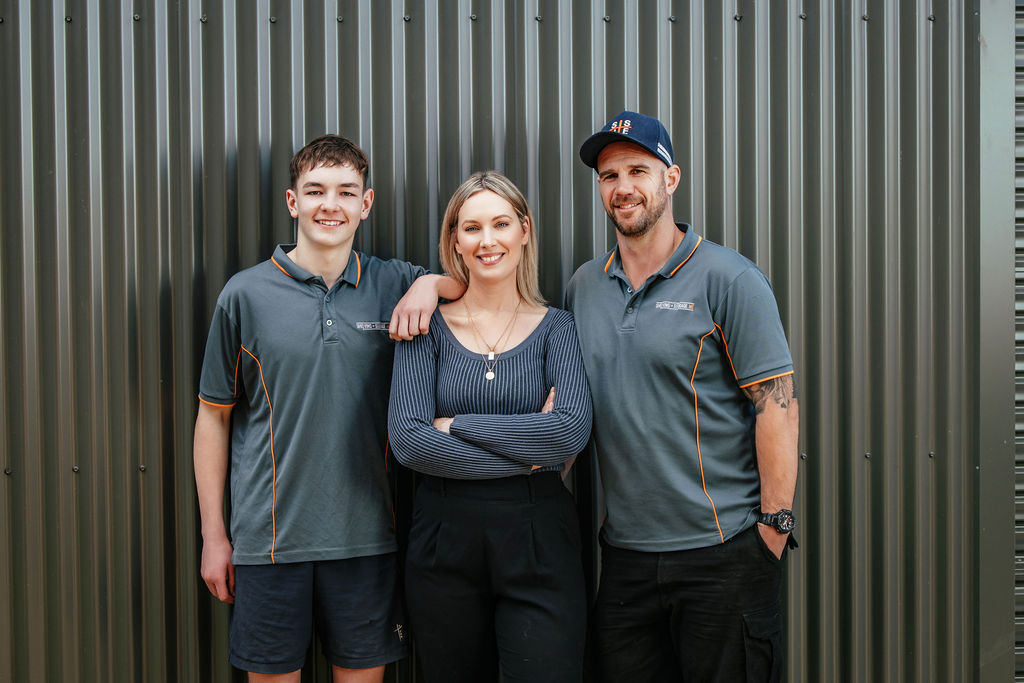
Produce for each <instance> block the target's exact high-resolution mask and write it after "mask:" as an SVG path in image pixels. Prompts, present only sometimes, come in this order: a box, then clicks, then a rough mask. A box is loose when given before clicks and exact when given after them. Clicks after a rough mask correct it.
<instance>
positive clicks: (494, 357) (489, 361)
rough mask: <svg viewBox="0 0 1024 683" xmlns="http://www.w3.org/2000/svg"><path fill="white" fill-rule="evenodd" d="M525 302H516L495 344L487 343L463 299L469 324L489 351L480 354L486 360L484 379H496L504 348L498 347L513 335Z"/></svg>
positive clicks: (520, 300)
mask: <svg viewBox="0 0 1024 683" xmlns="http://www.w3.org/2000/svg"><path fill="white" fill-rule="evenodd" d="M522 303H523V300H522V298H520V299H519V301H517V302H516V308H515V310H514V311H513V312H512V317H511V318H509V321H508V324H507V325H505V330H504V331H503V332H502V333H501V334H500V335H499V336H498V341H496V342H494V345H493V346H492V345H491V344H488V343H487V340H486V339H484V336H483V335H482V334H480V328H479V327H477V326H476V320H475V319H474V318H473V316H471V315H470V314H469V306H468V305H467V304H466V300H465V299H463V300H462V307H463V308H465V309H466V317H467V318H469V324H470V325H472V326H473V332H474V333H475V334H476V336H477V339H479V340H480V342H481V343H482V344H483V345H484V346H486V347H487V353H486V354H483V353H481V354H480V357H481V358H482V359H483V361H484V370H485V372H484V379H486V380H487V381H488V382H490V381H491V380H492V379H494V368H496V367H497V365H498V359H499V358H501V354H502V353H504V350H502V351H498V347H499V346H501V345H502V342H503V341H504V342H507V341H508V339H509V337H510V336H512V328H514V327H515V323H516V319H517V318H518V317H519V306H520V305H521V304H522Z"/></svg>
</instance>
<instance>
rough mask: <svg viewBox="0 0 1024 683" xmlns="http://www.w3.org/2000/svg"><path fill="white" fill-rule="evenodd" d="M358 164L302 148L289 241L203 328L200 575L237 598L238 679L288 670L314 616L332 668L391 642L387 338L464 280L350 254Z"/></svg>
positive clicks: (380, 663)
mask: <svg viewBox="0 0 1024 683" xmlns="http://www.w3.org/2000/svg"><path fill="white" fill-rule="evenodd" d="M368 167H369V162H368V159H367V157H366V155H365V154H364V153H363V151H362V150H361V149H360V148H359V147H358V146H356V145H355V144H354V143H352V142H351V141H349V140H346V139H345V138H342V137H339V136H336V135H325V136H323V137H319V138H317V139H315V140H313V141H312V142H310V143H309V144H308V145H306V146H305V147H304V148H302V150H300V151H299V152H298V153H297V154H296V155H295V157H293V159H292V161H291V187H290V188H289V189H288V191H287V192H286V198H287V202H288V210H289V211H290V213H291V215H292V216H293V217H294V218H296V219H297V223H298V231H297V236H296V243H295V244H294V245H280V246H278V247H277V249H276V250H275V252H274V255H273V256H272V257H271V258H270V260H268V261H265V262H263V263H261V264H259V265H257V266H254V267H252V268H249V269H247V270H244V271H242V272H240V273H238V274H236V275H235V276H234V277H232V278H231V279H230V280H229V281H228V283H227V284H226V285H225V287H224V290H223V291H222V292H221V294H220V297H219V298H218V300H217V307H216V310H215V311H214V315H213V321H212V323H211V325H210V336H209V339H208V342H207V347H206V355H205V357H204V359H203V370H202V376H201V379H200V391H199V399H200V401H201V402H200V406H199V415H198V417H197V419H196V431H195V449H194V459H195V472H196V487H197V490H198V494H199V508H200V515H201V518H202V534H203V555H202V570H201V572H202V576H203V580H204V581H205V582H206V585H207V587H208V588H209V589H210V592H211V593H213V595H215V596H216V597H217V598H218V599H220V600H221V601H223V602H229V603H230V602H233V603H234V605H235V607H234V611H233V614H232V621H231V635H230V660H231V663H232V664H233V665H234V666H236V667H238V668H240V669H244V670H246V671H249V672H250V680H261V681H262V680H290V681H298V680H300V673H301V671H300V670H301V667H302V663H303V661H304V660H305V654H306V650H307V647H308V645H309V642H310V637H311V634H312V628H313V625H314V623H315V625H316V628H317V630H318V633H319V635H320V638H321V640H322V641H323V643H324V654H325V656H326V657H327V659H328V661H329V662H330V663H331V664H332V666H333V673H334V680H335V681H336V682H339V681H346V682H351V681H360V682H362V681H380V680H382V678H383V674H384V665H385V664H387V663H388V662H391V661H395V660H397V659H400V658H401V657H403V656H404V655H405V647H406V646H405V642H404V641H405V630H404V629H405V627H404V624H403V620H402V616H401V614H402V607H401V602H400V600H399V597H398V595H397V594H396V590H395V589H396V586H397V576H396V561H395V550H396V542H395V533H394V528H393V516H392V508H391V500H390V497H389V493H388V479H387V473H386V471H385V449H386V424H385V422H386V418H387V409H388V387H389V385H390V380H391V366H392V356H393V343H392V342H391V340H390V339H389V338H388V328H389V324H388V322H387V321H388V320H389V319H390V327H391V328H392V330H393V332H394V335H395V336H397V337H400V338H411V336H412V335H415V334H418V333H420V332H425V331H426V323H427V321H428V320H429V318H430V313H431V311H433V309H434V307H435V306H436V305H437V297H438V295H440V296H443V297H445V298H449V299H452V298H458V297H459V296H461V294H462V289H463V288H462V287H461V285H458V284H457V283H456V282H455V281H454V280H452V279H450V278H447V277H442V276H438V275H426V274H425V271H424V270H423V269H422V268H419V267H416V266H412V265H410V264H408V263H404V262H401V261H394V260H392V261H382V260H380V259H377V258H374V257H371V256H367V255H365V254H361V253H358V252H355V251H353V250H352V241H353V238H354V236H355V232H356V228H358V226H359V223H360V221H362V220H363V219H365V218H366V217H367V215H368V214H369V211H370V207H371V205H372V204H373V190H371V189H369V188H367V187H366V178H367V171H368ZM417 278H419V279H417ZM414 281H416V285H413V282H414ZM410 286H412V289H410ZM407 289H408V290H409V294H408V295H407V296H406V298H405V299H403V303H402V304H401V305H398V306H396V304H398V302H399V299H400V298H401V297H402V295H403V293H404V292H406V290H407ZM229 454H230V455H229ZM229 463H230V464H229ZM228 472H230V474H231V532H230V535H229V534H228V531H227V529H226V528H225V523H224V518H223V513H222V510H223V502H224V500H223V497H224V484H225V480H226V477H227V475H228Z"/></svg>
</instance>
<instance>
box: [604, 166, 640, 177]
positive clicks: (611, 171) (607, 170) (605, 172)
mask: <svg viewBox="0 0 1024 683" xmlns="http://www.w3.org/2000/svg"><path fill="white" fill-rule="evenodd" d="M629 168H631V169H632V168H642V169H644V170H645V171H649V170H651V168H652V166H651V165H650V164H630V165H629ZM609 173H615V171H614V170H612V169H610V168H609V169H605V170H603V171H600V170H599V171H598V172H597V177H598V178H603V177H604V176H606V175H608V174H609Z"/></svg>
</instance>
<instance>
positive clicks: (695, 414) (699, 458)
mask: <svg viewBox="0 0 1024 683" xmlns="http://www.w3.org/2000/svg"><path fill="white" fill-rule="evenodd" d="M714 333H715V331H714V330H711V331H710V332H708V333H707V334H705V335H704V336H703V337H701V338H700V347H699V348H698V349H697V360H696V362H695V363H694V364H693V374H691V375H690V389H691V390H692V391H693V418H694V424H695V426H696V430H697V464H698V465H699V466H700V485H701V488H703V489H704V495H705V496H706V497H707V499H708V502H709V503H711V512H712V513H713V514H714V515H715V526H716V527H717V528H718V537H719V538H720V539H722V543H725V534H723V533H722V525H721V524H720V523H719V521H718V508H716V507H715V501H713V500H711V495H710V494H709V493H708V484H707V481H705V479H704V457H703V455H702V454H701V451H700V410H699V409H698V407H697V403H698V401H697V387H695V386H693V379H694V378H695V377H696V376H697V366H698V365H700V355H701V352H702V351H703V350H704V340H705V339H707V338H708V336H710V335H712V334H714Z"/></svg>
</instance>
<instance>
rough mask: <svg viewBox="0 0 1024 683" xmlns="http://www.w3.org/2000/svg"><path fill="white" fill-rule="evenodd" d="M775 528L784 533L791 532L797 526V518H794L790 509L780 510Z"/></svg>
mask: <svg viewBox="0 0 1024 683" xmlns="http://www.w3.org/2000/svg"><path fill="white" fill-rule="evenodd" d="M775 528H776V529H778V530H779V531H781V532H783V533H789V532H790V531H792V530H793V529H794V528H796V520H795V519H793V513H792V512H789V511H788V510H783V511H781V512H779V513H778V514H777V515H776V517H775Z"/></svg>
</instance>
